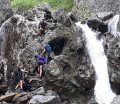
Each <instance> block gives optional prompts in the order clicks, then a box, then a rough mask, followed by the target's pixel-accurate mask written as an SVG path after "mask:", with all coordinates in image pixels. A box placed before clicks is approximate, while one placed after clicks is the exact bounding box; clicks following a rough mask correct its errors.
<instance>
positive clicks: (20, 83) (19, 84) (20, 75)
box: [13, 63, 28, 92]
mask: <svg viewBox="0 0 120 104" xmlns="http://www.w3.org/2000/svg"><path fill="white" fill-rule="evenodd" d="M22 72H27V73H28V71H26V70H25V68H24V65H23V64H22V63H20V65H19V67H18V69H17V74H18V84H17V86H16V87H15V90H14V91H13V92H17V89H18V87H19V86H20V92H24V91H23V83H22V79H23V76H22Z"/></svg>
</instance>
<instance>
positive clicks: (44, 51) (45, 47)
mask: <svg viewBox="0 0 120 104" xmlns="http://www.w3.org/2000/svg"><path fill="white" fill-rule="evenodd" d="M41 46H42V47H44V50H43V52H42V53H41V56H42V55H43V54H45V64H48V57H49V56H50V52H51V51H52V50H51V46H50V45H49V44H47V45H45V44H41Z"/></svg>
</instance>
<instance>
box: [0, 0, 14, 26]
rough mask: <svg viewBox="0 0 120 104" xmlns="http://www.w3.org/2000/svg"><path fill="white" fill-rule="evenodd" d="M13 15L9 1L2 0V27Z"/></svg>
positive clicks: (0, 0) (0, 14)
mask: <svg viewBox="0 0 120 104" xmlns="http://www.w3.org/2000/svg"><path fill="white" fill-rule="evenodd" d="M12 15H13V11H12V9H11V7H10V1H9V0H0V26H1V24H2V23H3V22H4V21H6V20H7V19H9V18H10V17H11V16H12Z"/></svg>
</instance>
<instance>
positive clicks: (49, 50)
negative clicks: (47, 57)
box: [46, 44, 52, 53]
mask: <svg viewBox="0 0 120 104" xmlns="http://www.w3.org/2000/svg"><path fill="white" fill-rule="evenodd" d="M51 51H52V50H51V47H50V45H48V44H47V45H46V52H49V53H50V52H51Z"/></svg>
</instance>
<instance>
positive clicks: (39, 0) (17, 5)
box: [11, 0, 74, 13]
mask: <svg viewBox="0 0 120 104" xmlns="http://www.w3.org/2000/svg"><path fill="white" fill-rule="evenodd" d="M45 2H48V3H49V4H50V5H51V7H52V8H53V9H56V8H60V7H62V6H64V7H65V9H66V11H71V10H72V7H73V5H74V0H13V1H12V2H11V6H12V8H13V9H14V10H17V11H19V13H22V12H24V11H26V10H28V9H32V8H33V7H34V6H35V5H36V4H43V3H45Z"/></svg>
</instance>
